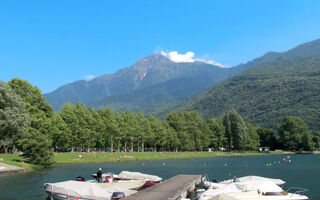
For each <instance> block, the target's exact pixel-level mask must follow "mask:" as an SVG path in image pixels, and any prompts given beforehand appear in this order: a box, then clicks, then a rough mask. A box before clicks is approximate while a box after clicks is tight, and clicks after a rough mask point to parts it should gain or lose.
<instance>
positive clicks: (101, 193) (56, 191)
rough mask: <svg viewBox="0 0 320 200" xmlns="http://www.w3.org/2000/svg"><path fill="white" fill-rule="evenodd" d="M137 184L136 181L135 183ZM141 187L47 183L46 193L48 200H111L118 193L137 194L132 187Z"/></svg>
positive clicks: (84, 183)
mask: <svg viewBox="0 0 320 200" xmlns="http://www.w3.org/2000/svg"><path fill="white" fill-rule="evenodd" d="M134 182H136V181H134ZM141 185H142V182H141V181H140V185H134V184H132V185H129V184H126V185H124V184H121V183H120V184H119V183H113V184H101V183H95V182H82V181H64V182H58V183H45V184H44V187H45V191H46V193H47V194H48V199H51V198H53V199H54V200H71V199H73V200H91V199H92V200H93V199H95V200H111V199H112V195H113V194H114V193H116V192H121V193H124V194H125V196H129V195H131V194H134V193H136V191H135V190H131V189H129V188H131V187H140V186H141Z"/></svg>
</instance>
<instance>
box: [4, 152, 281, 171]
mask: <svg viewBox="0 0 320 200" xmlns="http://www.w3.org/2000/svg"><path fill="white" fill-rule="evenodd" d="M277 153H279V154H283V153H286V152H281V151H280V152H277ZM270 154H271V153H259V152H253V151H252V152H251V151H246V152H163V153H162V152H133V153H130V152H121V153H109V152H99V153H92V152H90V153H84V152H83V153H55V154H54V162H55V163H56V164H71V163H93V162H121V161H139V160H160V159H185V158H205V157H227V156H257V155H270ZM0 158H3V159H4V161H3V162H4V163H6V164H9V165H15V166H18V167H23V168H26V169H33V168H37V166H34V165H30V164H27V163H25V162H24V159H23V158H22V157H20V156H18V155H13V154H0Z"/></svg>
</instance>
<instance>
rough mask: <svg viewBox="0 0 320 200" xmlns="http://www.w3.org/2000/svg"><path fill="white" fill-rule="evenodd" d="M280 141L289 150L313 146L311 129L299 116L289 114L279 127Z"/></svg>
mask: <svg viewBox="0 0 320 200" xmlns="http://www.w3.org/2000/svg"><path fill="white" fill-rule="evenodd" d="M278 132H279V136H280V138H279V143H280V145H281V146H282V147H283V148H284V149H288V150H310V149H311V148H312V144H311V136H310V134H311V133H310V130H309V127H308V126H307V124H306V123H305V122H304V121H303V120H302V119H301V118H299V117H293V116H287V117H285V118H284V119H283V121H282V123H281V124H280V126H279V127H278Z"/></svg>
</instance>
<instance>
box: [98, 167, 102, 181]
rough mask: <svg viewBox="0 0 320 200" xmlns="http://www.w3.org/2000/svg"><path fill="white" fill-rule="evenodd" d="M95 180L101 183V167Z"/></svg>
mask: <svg viewBox="0 0 320 200" xmlns="http://www.w3.org/2000/svg"><path fill="white" fill-rule="evenodd" d="M97 180H98V182H99V183H102V171H101V168H99V170H98V171H97Z"/></svg>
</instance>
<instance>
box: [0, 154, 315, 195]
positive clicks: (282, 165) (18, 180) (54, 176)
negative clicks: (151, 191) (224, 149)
mask: <svg viewBox="0 0 320 200" xmlns="http://www.w3.org/2000/svg"><path fill="white" fill-rule="evenodd" d="M284 158H287V156H286V155H270V156H248V157H221V158H217V157H216V158H198V159H178V160H157V161H138V162H115V163H90V164H71V165H56V166H55V167H54V168H51V169H46V170H39V171H36V172H31V173H21V174H19V173H18V174H2V175H0V199H1V200H21V199H23V200H35V199H41V200H44V199H45V198H46V197H47V195H46V193H45V191H44V188H43V184H44V183H46V182H59V181H65V180H75V178H76V177H77V176H83V177H85V178H86V179H91V178H90V174H93V173H96V171H97V169H98V168H99V167H101V168H102V171H103V172H110V171H111V172H114V173H119V172H120V171H122V170H128V171H139V172H142V173H147V174H154V175H157V176H160V177H162V178H163V179H168V178H170V177H172V176H175V175H177V174H208V175H209V178H210V179H218V180H225V179H231V178H233V176H237V177H241V176H247V175H258V176H265V177H270V178H280V179H282V180H284V181H286V182H287V183H286V187H289V186H296V187H303V188H307V189H309V192H308V194H307V195H308V196H309V199H312V200H320V189H319V186H320V184H319V180H320V155H290V158H288V161H287V162H284V161H283V159H284ZM289 160H290V162H289ZM267 164H268V166H267ZM270 164H272V165H271V166H270Z"/></svg>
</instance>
